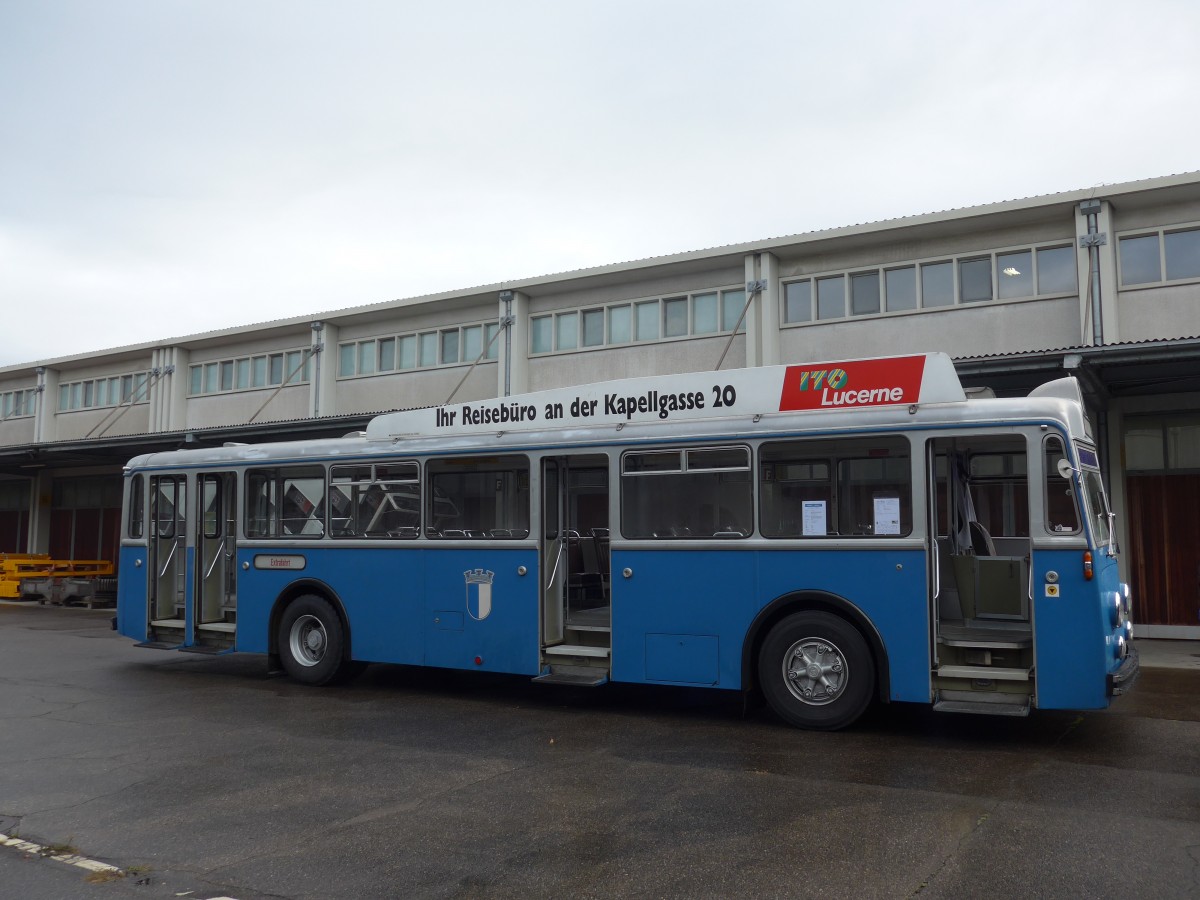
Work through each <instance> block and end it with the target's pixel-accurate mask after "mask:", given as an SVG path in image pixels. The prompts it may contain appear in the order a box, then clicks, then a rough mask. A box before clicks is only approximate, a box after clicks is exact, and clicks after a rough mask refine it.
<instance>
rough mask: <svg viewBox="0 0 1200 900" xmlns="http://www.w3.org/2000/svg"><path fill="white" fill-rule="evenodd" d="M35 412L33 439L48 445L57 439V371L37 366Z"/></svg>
mask: <svg viewBox="0 0 1200 900" xmlns="http://www.w3.org/2000/svg"><path fill="white" fill-rule="evenodd" d="M37 377H38V397H37V410H36V412H35V413H34V417H33V439H34V441H35V442H37V443H39V444H48V443H50V442H51V441H53V440H56V439H57V438H58V415H57V414H58V382H59V371H58V369H46V368H43V367H42V366H38V369H37Z"/></svg>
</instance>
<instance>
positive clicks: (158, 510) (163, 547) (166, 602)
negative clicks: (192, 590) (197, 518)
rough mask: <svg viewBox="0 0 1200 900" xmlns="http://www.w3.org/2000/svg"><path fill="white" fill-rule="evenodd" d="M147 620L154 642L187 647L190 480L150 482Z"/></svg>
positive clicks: (161, 477)
mask: <svg viewBox="0 0 1200 900" xmlns="http://www.w3.org/2000/svg"><path fill="white" fill-rule="evenodd" d="M150 504H151V506H150V528H151V533H150V564H149V571H148V572H147V573H146V577H147V579H148V581H149V584H148V588H149V590H148V591H147V595H148V598H149V610H148V617H149V623H150V630H149V635H150V639H151V640H152V641H158V642H162V643H167V644H174V645H181V644H183V643H184V637H185V634H184V628H185V610H186V602H187V601H186V596H185V592H186V584H187V580H186V579H187V552H188V551H187V478H186V476H183V475H156V476H154V477H153V478H152V479H151V480H150Z"/></svg>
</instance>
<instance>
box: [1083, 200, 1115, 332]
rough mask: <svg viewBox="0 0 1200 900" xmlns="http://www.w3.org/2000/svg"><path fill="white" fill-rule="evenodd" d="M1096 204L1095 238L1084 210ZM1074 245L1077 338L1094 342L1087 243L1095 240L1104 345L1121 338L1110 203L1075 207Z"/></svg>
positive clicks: (1086, 203)
mask: <svg viewBox="0 0 1200 900" xmlns="http://www.w3.org/2000/svg"><path fill="white" fill-rule="evenodd" d="M1092 207H1099V209H1098V211H1097V213H1096V232H1097V234H1098V235H1099V237H1098V238H1095V237H1092V236H1090V235H1089V234H1088V216H1087V212H1086V210H1087V209H1089V208H1092ZM1075 234H1076V239H1075V247H1076V258H1077V268H1076V271H1077V273H1078V282H1079V337H1080V343H1082V344H1085V345H1091V344H1094V343H1095V342H1096V341H1095V334H1094V331H1095V329H1094V325H1093V321H1092V319H1093V316H1092V310H1093V308H1094V305H1095V304H1094V303H1093V296H1092V273H1091V256H1090V253H1089V249H1088V248H1089V245H1090V243H1091V242H1092V241H1095V243H1096V248H1097V251H1098V253H1099V271H1100V289H1099V293H1100V304H1099V306H1100V324H1101V328H1102V331H1103V339H1104V343H1105V344H1112V343H1116V342H1117V341H1119V340H1120V339H1121V338H1120V333H1119V332H1120V320H1119V318H1118V316H1117V237H1116V234H1115V233H1114V232H1113V220H1112V206H1111V205H1110V204H1109V202H1108V201H1107V200H1093V201H1085V202H1083V203H1080V204H1077V205H1076V207H1075Z"/></svg>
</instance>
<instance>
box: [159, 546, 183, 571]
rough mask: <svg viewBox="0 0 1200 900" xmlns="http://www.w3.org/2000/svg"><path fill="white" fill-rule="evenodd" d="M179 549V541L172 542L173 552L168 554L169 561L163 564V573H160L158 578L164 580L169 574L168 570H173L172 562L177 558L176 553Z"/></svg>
mask: <svg viewBox="0 0 1200 900" xmlns="http://www.w3.org/2000/svg"><path fill="white" fill-rule="evenodd" d="M178 549H179V541H171V552H170V553H168V554H167V561H166V562H165V563H163V567H162V571H161V572H159V573H158V577H159V578H162V577H164V576H165V575H166V574H167V569H169V568H171V560H173V559H174V558H175V551H176V550H178Z"/></svg>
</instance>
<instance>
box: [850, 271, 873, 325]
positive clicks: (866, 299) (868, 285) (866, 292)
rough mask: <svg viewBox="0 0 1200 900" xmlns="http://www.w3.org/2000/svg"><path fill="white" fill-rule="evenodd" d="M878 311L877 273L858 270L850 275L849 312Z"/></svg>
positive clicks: (865, 314) (865, 312)
mask: <svg viewBox="0 0 1200 900" xmlns="http://www.w3.org/2000/svg"><path fill="white" fill-rule="evenodd" d="M878 312H879V273H878V272H859V273H858V274H855V275H851V276H850V314H851V315H854V316H867V315H875V314H876V313H878Z"/></svg>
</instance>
